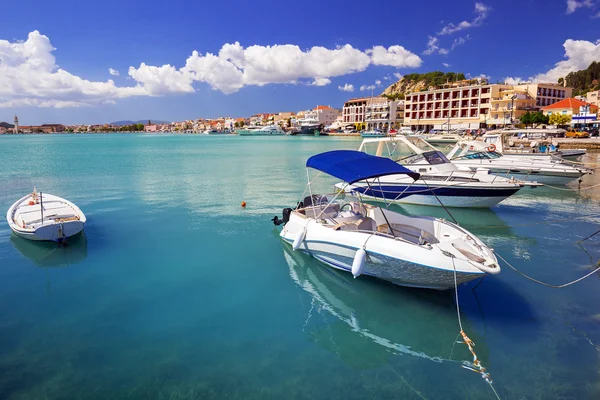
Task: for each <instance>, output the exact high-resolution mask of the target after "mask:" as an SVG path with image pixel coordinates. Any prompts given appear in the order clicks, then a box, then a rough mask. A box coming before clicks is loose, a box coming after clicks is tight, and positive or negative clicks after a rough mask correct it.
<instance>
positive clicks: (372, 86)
mask: <svg viewBox="0 0 600 400" xmlns="http://www.w3.org/2000/svg"><path fill="white" fill-rule="evenodd" d="M375 88H376V86H375V85H362V86H361V87H360V91H361V92H364V91H367V90H375Z"/></svg>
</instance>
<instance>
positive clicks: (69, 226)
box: [6, 189, 86, 243]
mask: <svg viewBox="0 0 600 400" xmlns="http://www.w3.org/2000/svg"><path fill="white" fill-rule="evenodd" d="M6 220H7V221H8V225H9V226H10V229H12V231H13V232H14V233H15V234H16V235H18V236H20V237H22V238H25V239H29V240H49V241H54V242H59V243H60V242H62V241H63V240H64V239H66V238H68V237H71V236H73V235H76V234H78V233H79V232H81V231H82V230H83V226H84V225H85V222H86V218H85V215H84V214H83V212H82V211H81V210H80V209H79V207H77V206H76V205H75V204H73V203H71V202H70V201H68V200H65V199H63V198H60V197H58V196H54V195H52V194H48V193H38V192H37V191H36V190H35V189H33V192H32V193H31V194H28V195H27V196H25V197H23V198H21V199H19V200H18V201H17V202H16V203H15V204H13V205H12V206H10V208H9V209H8V212H7V213H6Z"/></svg>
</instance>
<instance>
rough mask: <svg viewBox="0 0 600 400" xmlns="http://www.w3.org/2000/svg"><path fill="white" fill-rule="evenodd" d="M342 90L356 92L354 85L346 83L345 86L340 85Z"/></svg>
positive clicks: (339, 87)
mask: <svg viewBox="0 0 600 400" xmlns="http://www.w3.org/2000/svg"><path fill="white" fill-rule="evenodd" d="M338 89H340V90H341V91H342V92H354V85H352V84H350V83H346V84H345V85H344V86H338Z"/></svg>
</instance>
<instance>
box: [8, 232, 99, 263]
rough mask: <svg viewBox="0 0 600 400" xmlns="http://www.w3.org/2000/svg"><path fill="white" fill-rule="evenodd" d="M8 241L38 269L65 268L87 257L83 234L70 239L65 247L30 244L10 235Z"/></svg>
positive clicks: (40, 243) (45, 243)
mask: <svg viewBox="0 0 600 400" xmlns="http://www.w3.org/2000/svg"><path fill="white" fill-rule="evenodd" d="M10 241H11V242H12V244H13V245H14V246H15V248H16V249H17V250H18V251H19V253H21V254H22V255H23V256H25V257H27V258H29V259H30V260H31V261H33V263H34V264H35V265H37V266H38V267H66V266H69V265H72V264H77V263H79V262H81V261H83V260H84V259H85V258H86V257H87V239H86V237H85V234H84V233H83V232H82V233H81V234H79V235H75V236H72V237H70V238H69V239H68V241H67V243H68V244H67V245H65V246H59V245H57V244H56V243H54V242H32V241H29V240H26V239H23V238H20V237H18V236H16V235H11V237H10Z"/></svg>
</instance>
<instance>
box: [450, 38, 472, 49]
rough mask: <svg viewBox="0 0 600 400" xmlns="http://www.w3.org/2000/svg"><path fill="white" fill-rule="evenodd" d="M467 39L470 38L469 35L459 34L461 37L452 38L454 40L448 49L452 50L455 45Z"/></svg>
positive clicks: (463, 42)
mask: <svg viewBox="0 0 600 400" xmlns="http://www.w3.org/2000/svg"><path fill="white" fill-rule="evenodd" d="M469 39H471V36H470V35H466V36H461V37H458V38H456V39H454V41H453V42H452V46H450V50H454V49H455V48H456V47H457V46H460V45H461V44H465V43H466V41H467V40H469Z"/></svg>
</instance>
